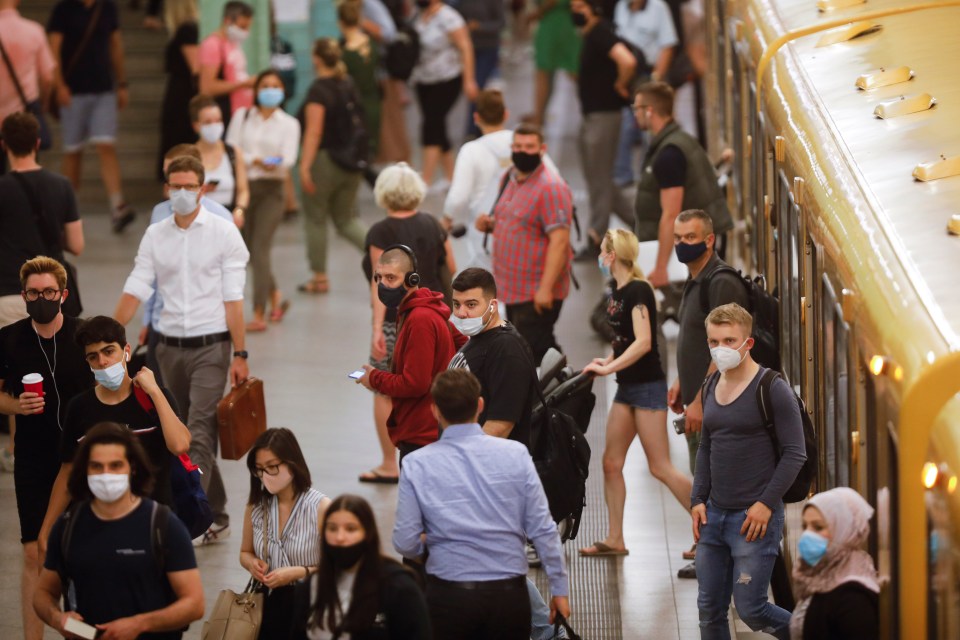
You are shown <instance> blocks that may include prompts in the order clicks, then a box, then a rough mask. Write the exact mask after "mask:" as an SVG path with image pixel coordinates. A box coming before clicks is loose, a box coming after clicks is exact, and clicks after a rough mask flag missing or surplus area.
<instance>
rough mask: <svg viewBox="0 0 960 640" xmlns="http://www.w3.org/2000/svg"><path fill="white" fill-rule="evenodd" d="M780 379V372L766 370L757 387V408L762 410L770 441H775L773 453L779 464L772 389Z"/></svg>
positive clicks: (778, 445) (761, 415)
mask: <svg viewBox="0 0 960 640" xmlns="http://www.w3.org/2000/svg"><path fill="white" fill-rule="evenodd" d="M780 377H781V376H780V372H779V371H774V370H773V369H766V370H764V372H763V374H762V375H761V376H760V384H758V385H757V408H758V409H760V418H761V419H762V420H763V425H764V428H765V429H766V430H767V433H769V434H770V439H771V440H773V453H774V455H775V456H776V458H777V461H778V462H779V461H780V441H779V440H778V439H777V430H776V429H775V428H774V427H775V426H776V425H775V424H774V419H773V396H772V395H771V387H773V382H774V380H776V379H777V378H780Z"/></svg>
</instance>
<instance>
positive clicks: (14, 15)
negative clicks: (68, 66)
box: [0, 9, 57, 120]
mask: <svg viewBox="0 0 960 640" xmlns="http://www.w3.org/2000/svg"><path fill="white" fill-rule="evenodd" d="M0 41H3V48H4V49H5V50H6V52H7V56H9V58H10V62H11V63H12V64H13V68H14V71H15V72H16V74H17V79H18V80H19V81H20V86H21V87H22V88H23V92H24V94H26V98H27V101H28V102H33V101H34V100H36V99H37V98H39V97H40V84H39V81H40V79H41V78H43V79H44V80H46V81H47V82H49V83H52V82H53V70H54V69H55V68H56V66H57V63H56V62H55V61H54V59H53V54H52V53H50V47H49V46H48V45H47V34H46V33H45V32H44V30H43V27H42V26H40V25H39V24H37V23H36V22H34V21H32V20H26V19H25V18H21V17H20V14H19V13H18V12H17V10H16V9H2V10H0ZM23 108H24V105H23V102H22V101H21V100H20V94H18V93H17V89H16V87H14V84H13V80H12V78H11V77H10V72H9V71H8V70H7V65H6V64H4V62H3V60H0V120H2V119H3V118H6V117H7V116H8V115H10V114H11V113H16V112H17V111H23Z"/></svg>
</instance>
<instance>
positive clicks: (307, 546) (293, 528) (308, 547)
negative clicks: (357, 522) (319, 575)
mask: <svg viewBox="0 0 960 640" xmlns="http://www.w3.org/2000/svg"><path fill="white" fill-rule="evenodd" d="M325 497H326V496H324V495H323V494H322V493H320V492H319V491H317V490H316V489H307V490H306V491H304V492H303V493H301V494H300V495H299V496H297V501H296V502H295V503H294V505H293V510H292V511H291V512H290V517H289V518H288V519H287V523H286V525H285V526H284V528H283V535H280V534H279V533H278V531H277V525H278V523H279V522H280V514H279V507H278V504H277V497H276V496H271V497H270V499H269V500H268V501H267V509H268V511H269V528H270V532H269V535H268V536H267V555H268V557H267V558H264V557H263V505H262V504H258V505H257V506H255V507H254V508H253V511H252V512H251V514H250V516H251V521H252V524H253V549H254V553H256V555H257V557H258V558H260V559H261V560H266V562H267V565H268V566H269V567H270V570H273V569H279V568H280V567H300V566H314V565H317V564H320V530H319V528H318V525H317V513H318V511H319V509H320V501H321V500H323V499H324V498H325Z"/></svg>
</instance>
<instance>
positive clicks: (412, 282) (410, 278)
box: [383, 244, 420, 289]
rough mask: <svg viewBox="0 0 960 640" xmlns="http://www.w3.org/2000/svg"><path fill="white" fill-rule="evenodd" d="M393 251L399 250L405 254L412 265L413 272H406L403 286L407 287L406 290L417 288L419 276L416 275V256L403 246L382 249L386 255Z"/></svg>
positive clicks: (393, 245)
mask: <svg viewBox="0 0 960 640" xmlns="http://www.w3.org/2000/svg"><path fill="white" fill-rule="evenodd" d="M393 249H399V250H400V251H403V252H404V253H405V254H407V255H408V256H409V257H410V262H412V263H413V271H408V272H407V274H406V275H405V276H404V277H403V284H404V286H405V287H407V288H408V289H412V288H413V287H416V286H419V284H420V274H419V273H418V271H419V269H417V254H415V253H414V252H413V249H411V248H410V247H408V246H407V245H405V244H392V245H390V246H389V247H387V248H386V249H384V250H383V252H384V253H386V252H387V251H391V250H393Z"/></svg>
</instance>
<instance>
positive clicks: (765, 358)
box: [700, 264, 780, 371]
mask: <svg viewBox="0 0 960 640" xmlns="http://www.w3.org/2000/svg"><path fill="white" fill-rule="evenodd" d="M725 271H726V272H729V273H734V274H736V275H737V278H738V279H739V280H740V281H741V282H742V283H743V286H745V287H746V288H747V295H748V296H749V298H750V308H749V309H747V311H749V312H750V315H752V316H753V340H754V344H753V348H752V349H751V350H750V355H751V356H752V357H753V359H754V360H755V361H756V362H757V363H759V364H760V365H762V366H764V367H766V368H768V369H773V370H774V371H780V301H779V300H778V299H777V297H776V296H774V295H773V294H771V293H769V292H768V291H767V288H766V279H765V278H764V277H763V276H762V275H759V276H756V277H754V278H750V276H745V275H743V274H742V273H741V272H740V271H739V270H738V269H734V268H733V267H731V266H730V265H728V264H721V265H719V266H717V267H716V268H715V269H714V270H713V271H711V272H710V273H708V274H707V275H706V276H705V277H704V279H703V282H702V283H701V284H700V308H701V309H703V312H704V313H705V314H706V313H710V311H711V309H710V299H709V296H710V281H711V280H712V279H713V278H714V276H716V275H717V274H718V273H721V272H725Z"/></svg>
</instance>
